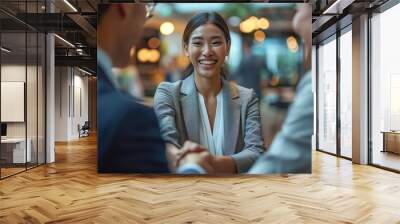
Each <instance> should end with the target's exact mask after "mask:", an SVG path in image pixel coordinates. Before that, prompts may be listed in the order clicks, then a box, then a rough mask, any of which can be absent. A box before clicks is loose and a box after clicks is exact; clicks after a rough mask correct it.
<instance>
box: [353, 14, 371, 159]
mask: <svg viewBox="0 0 400 224" xmlns="http://www.w3.org/2000/svg"><path fill="white" fill-rule="evenodd" d="M352 29H353V40H352V44H353V59H352V61H353V80H352V82H353V83H352V86H353V91H352V93H353V102H352V104H353V105H352V106H353V114H352V115H353V116H352V122H353V128H352V134H353V139H352V145H353V153H352V157H353V162H354V163H358V164H367V163H368V60H367V58H368V39H367V37H368V16H367V15H362V16H360V17H358V18H356V19H354V20H353V25H352Z"/></svg>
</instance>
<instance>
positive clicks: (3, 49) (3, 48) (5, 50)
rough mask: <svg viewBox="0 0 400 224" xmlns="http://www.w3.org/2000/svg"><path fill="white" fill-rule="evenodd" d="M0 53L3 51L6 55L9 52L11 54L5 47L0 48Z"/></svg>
mask: <svg viewBox="0 0 400 224" xmlns="http://www.w3.org/2000/svg"><path fill="white" fill-rule="evenodd" d="M1 51H4V52H6V53H10V52H11V50H10V49H7V48H5V47H1Z"/></svg>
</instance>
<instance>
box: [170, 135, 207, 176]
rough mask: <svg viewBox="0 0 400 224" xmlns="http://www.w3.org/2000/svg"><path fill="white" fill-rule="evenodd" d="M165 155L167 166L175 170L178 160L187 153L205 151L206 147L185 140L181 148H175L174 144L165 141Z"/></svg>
mask: <svg viewBox="0 0 400 224" xmlns="http://www.w3.org/2000/svg"><path fill="white" fill-rule="evenodd" d="M166 148H167V150H166V156H167V160H168V163H169V168H170V169H171V171H175V170H176V168H177V167H178V166H179V164H180V161H181V160H182V159H183V158H184V157H185V156H186V155H187V154H189V153H200V152H207V149H206V148H205V147H204V146H202V145H200V144H197V143H194V142H191V141H186V142H185V144H184V145H183V147H182V148H181V149H179V148H177V147H176V146H175V145H173V144H170V143H167V145H166ZM199 165H200V164H199Z"/></svg>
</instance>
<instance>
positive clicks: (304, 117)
mask: <svg viewBox="0 0 400 224" xmlns="http://www.w3.org/2000/svg"><path fill="white" fill-rule="evenodd" d="M293 28H294V30H295V31H296V32H297V33H298V34H299V35H300V36H301V37H302V38H303V40H304V52H305V65H307V66H308V67H311V5H309V4H303V5H302V7H300V8H298V11H297V13H296V15H295V17H294V19H293ZM313 105H314V102H313V94H312V81H311V72H310V71H308V72H307V73H306V74H304V75H303V77H302V78H301V80H300V82H299V84H298V86H297V90H296V96H295V98H294V101H293V104H292V105H291V106H290V108H289V112H288V115H287V117H286V120H285V122H284V123H283V126H282V129H281V131H280V132H279V133H278V134H277V136H276V137H275V139H274V140H273V142H272V144H271V147H270V148H269V150H268V151H267V152H266V153H265V154H264V155H262V156H261V157H260V158H259V159H258V160H257V162H256V163H255V164H254V166H253V167H252V168H251V169H250V171H249V173H250V174H267V173H311V136H312V134H313V116H314V106H313Z"/></svg>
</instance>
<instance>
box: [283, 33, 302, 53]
mask: <svg viewBox="0 0 400 224" xmlns="http://www.w3.org/2000/svg"><path fill="white" fill-rule="evenodd" d="M286 43H287V47H288V49H289V50H290V51H291V52H293V53H295V52H297V51H298V50H299V45H298V44H297V40H296V38H295V37H293V36H290V37H288V38H287V39H286Z"/></svg>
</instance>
